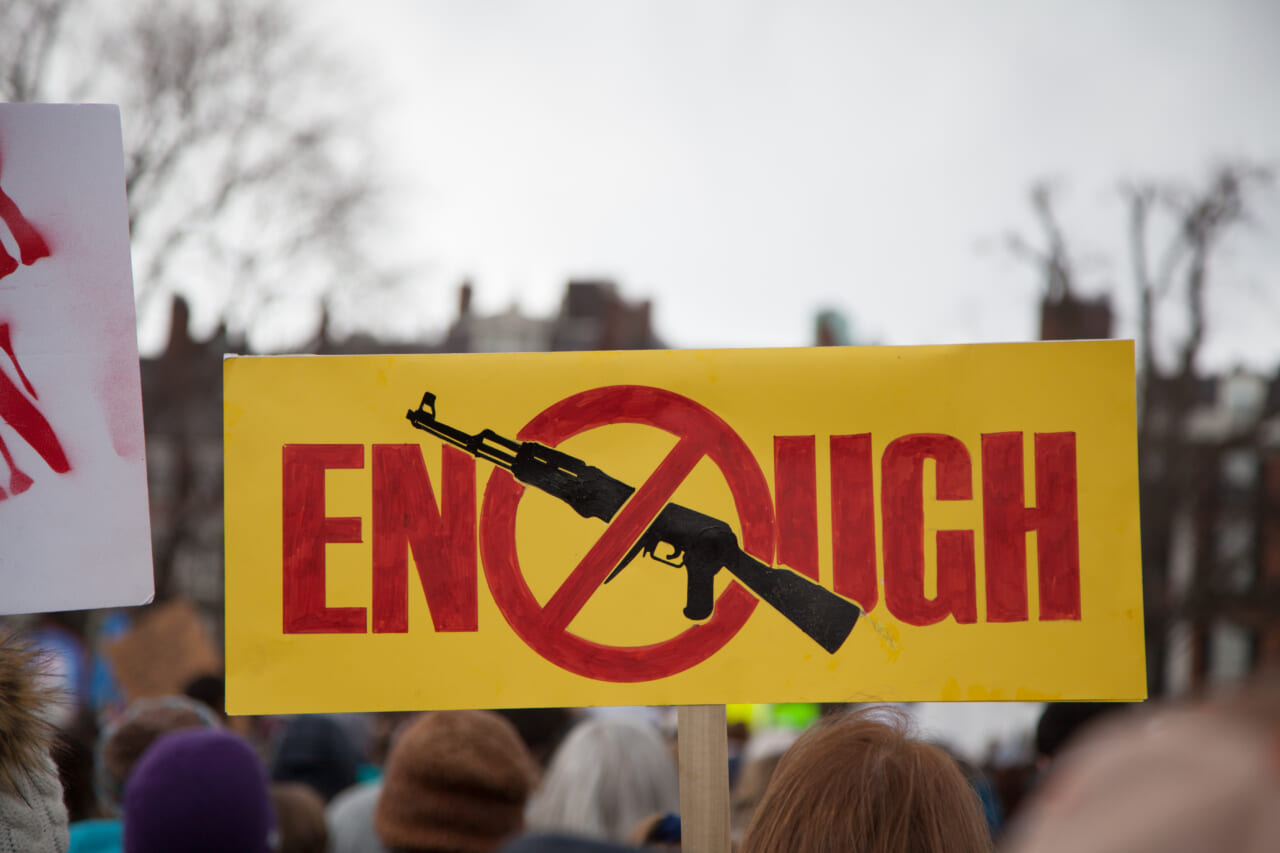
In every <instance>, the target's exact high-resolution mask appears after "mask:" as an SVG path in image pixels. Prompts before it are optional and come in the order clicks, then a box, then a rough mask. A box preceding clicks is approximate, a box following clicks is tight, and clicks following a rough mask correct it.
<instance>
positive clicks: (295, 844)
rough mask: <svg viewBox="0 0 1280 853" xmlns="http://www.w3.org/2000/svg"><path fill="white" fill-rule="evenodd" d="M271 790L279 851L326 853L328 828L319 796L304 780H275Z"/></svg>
mask: <svg viewBox="0 0 1280 853" xmlns="http://www.w3.org/2000/svg"><path fill="white" fill-rule="evenodd" d="M270 790H271V806H272V808H274V809H275V812H276V825H277V826H278V827H279V828H280V846H279V847H278V848H276V853H326V851H327V850H328V849H329V829H328V827H327V826H326V825H325V818H324V800H322V799H321V798H320V795H319V794H317V793H316V792H315V791H314V790H313V789H312V788H311V787H309V786H307V785H303V784H302V783H301V782H275V783H273V784H272V785H271V789H270Z"/></svg>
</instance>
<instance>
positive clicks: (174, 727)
mask: <svg viewBox="0 0 1280 853" xmlns="http://www.w3.org/2000/svg"><path fill="white" fill-rule="evenodd" d="M218 726H219V722H218V716H217V714H216V713H215V712H214V711H213V709H212V708H210V707H208V706H207V705H205V704H203V703H201V702H197V701H196V700H194V699H188V698H187V697H185V696H157V697H154V698H150V699H138V700H137V701H135V702H133V703H132V704H130V705H129V707H128V708H127V709H126V710H125V713H124V716H123V717H121V718H120V719H119V720H117V721H116V722H115V723H112V724H111V725H109V726H108V727H107V728H106V730H104V731H103V732H102V736H101V737H100V738H99V739H98V749H97V755H96V757H95V761H94V764H95V768H94V775H95V784H96V785H97V789H98V800H99V802H100V803H101V804H102V806H103V807H104V808H105V809H106V810H107V811H108V812H109V813H111V814H115V813H116V812H117V811H118V810H119V808H120V798H121V796H122V795H123V794H124V787H125V782H126V781H127V780H128V778H129V773H130V771H132V770H133V766H134V765H135V764H136V763H137V762H138V759H139V758H141V757H142V754H143V753H144V752H146V751H147V747H149V746H151V744H152V743H154V742H155V741H156V739H157V738H159V737H160V736H161V735H165V734H168V733H169V732H174V731H178V730H179V729H193V728H218Z"/></svg>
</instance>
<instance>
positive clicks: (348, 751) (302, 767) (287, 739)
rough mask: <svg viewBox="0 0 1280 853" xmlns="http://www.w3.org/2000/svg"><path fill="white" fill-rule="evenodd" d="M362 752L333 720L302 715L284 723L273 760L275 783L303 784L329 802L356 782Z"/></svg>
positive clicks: (273, 778) (272, 770) (320, 716)
mask: <svg viewBox="0 0 1280 853" xmlns="http://www.w3.org/2000/svg"><path fill="white" fill-rule="evenodd" d="M359 767H360V752H359V750H357V749H356V746H355V743H354V742H353V741H352V739H351V735H350V734H349V733H348V732H347V730H346V729H345V728H343V727H342V725H341V724H340V723H339V722H338V721H337V720H335V719H333V718H332V717H327V716H323V715H307V714H304V715H301V716H297V717H294V718H293V719H292V720H290V721H289V722H288V723H286V724H285V727H284V730H283V731H282V732H281V733H280V737H279V740H278V741H277V742H276V746H275V755H274V757H273V758H272V760H271V781H272V782H301V783H302V784H304V785H310V786H311V788H312V790H314V791H315V792H316V793H317V794H319V795H320V796H321V797H323V798H324V801H325V802H326V803H327V802H329V801H330V800H332V799H333V798H334V796H335V795H337V794H339V793H341V792H342V791H344V790H346V789H347V788H349V787H351V786H352V785H354V784H355V783H356V773H357V771H358V770H359Z"/></svg>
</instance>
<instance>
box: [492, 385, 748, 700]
mask: <svg viewBox="0 0 1280 853" xmlns="http://www.w3.org/2000/svg"><path fill="white" fill-rule="evenodd" d="M623 423H626V424H641V425H645V426H650V427H655V428H657V429H660V430H663V431H665V432H666V433H668V434H670V435H673V436H675V437H676V438H677V439H678V443H677V444H676V446H675V448H673V449H672V451H671V452H670V453H668V454H667V456H666V458H665V459H663V461H662V463H661V464H659V465H658V467H657V469H655V471H654V473H653V474H652V475H650V476H649V478H648V479H646V480H645V482H644V483H643V484H641V486H640V488H639V489H638V490H637V491H636V492H635V493H634V494H633V495H632V496H631V498H630V500H628V501H627V503H626V504H624V505H623V507H622V509H620V510H619V511H618V513H617V514H616V515H615V516H614V518H613V519H612V520H611V522H610V524H609V526H608V527H607V528H606V529H605V532H604V534H603V535H602V536H601V537H600V539H599V540H597V541H596V543H595V545H594V546H592V548H591V549H590V551H589V552H588V553H587V555H586V556H585V557H583V559H582V560H581V561H580V562H579V564H578V566H577V567H576V568H575V569H574V570H573V571H572V572H571V573H570V574H569V576H568V578H567V579H566V580H565V582H564V583H562V584H561V585H560V587H559V588H558V589H557V590H556V592H555V594H554V595H552V596H551V599H550V600H549V601H548V602H547V604H546V606H545V607H544V606H543V605H541V604H540V603H539V602H538V600H537V598H535V597H534V595H533V591H532V590H531V589H530V588H529V584H528V583H527V582H526V580H525V578H524V576H523V573H522V571H521V568H520V560H519V555H518V554H517V553H516V510H517V508H518V506H519V503H520V498H521V496H522V495H523V494H524V492H525V487H524V486H522V485H521V484H520V482H519V481H518V480H516V479H515V478H514V477H512V476H511V475H510V474H509V473H507V472H505V471H495V472H494V473H493V475H492V476H491V477H490V478H489V483H488V486H487V487H486V488H485V496H484V509H483V510H482V512H481V515H480V549H481V555H482V556H483V558H484V571H485V578H486V579H487V581H488V584H489V591H490V592H491V593H492V594H493V599H494V602H495V603H496V604H497V605H498V609H499V610H501V611H502V615H503V617H504V618H505V619H506V620H507V624H508V625H510V626H511V628H512V630H514V631H515V632H516V634H518V635H519V636H520V638H521V639H523V640H524V641H525V642H526V643H528V644H529V647H530V648H532V649H534V650H535V651H536V652H537V653H538V654H540V655H541V656H542V657H543V658H545V659H546V660H548V661H550V662H552V663H554V664H556V665H557V666H560V667H562V668H564V669H566V670H568V671H570V672H574V673H577V674H578V675H583V676H586V677H588V678H594V679H597V680H600V681H612V682H637V681H651V680H653V679H659V678H666V677H667V676H670V675H674V674H675V673H677V672H682V671H684V670H686V669H688V668H689V667H691V666H694V665H695V664H697V663H699V662H701V661H703V660H706V659H707V658H708V657H710V656H712V655H714V654H715V653H716V652H717V651H718V650H719V649H720V648H722V647H723V646H724V644H725V643H727V642H729V640H731V639H733V637H734V636H735V635H736V634H737V633H738V631H739V630H740V629H741V628H742V626H743V625H744V624H746V621H747V619H748V618H749V617H750V616H751V613H752V611H753V610H754V609H755V607H756V604H757V603H758V602H757V599H756V598H755V596H753V595H752V594H751V593H750V592H748V591H747V590H746V589H743V588H742V587H741V586H740V585H739V584H737V583H731V584H729V585H728V586H727V587H726V588H725V589H724V591H723V592H721V593H720V595H719V596H718V597H717V598H716V603H715V612H714V613H713V614H712V616H711V618H710V619H708V620H706V621H705V622H698V623H695V624H693V625H690V626H689V627H688V628H685V629H684V630H683V631H682V632H680V633H679V634H677V635H675V636H674V637H670V638H668V639H666V640H661V641H659V642H655V643H649V644H647V645H643V646H609V645H604V644H602V643H596V642H593V641H592V640H589V639H587V638H585V637H579V636H577V635H575V634H574V633H572V632H571V631H569V630H568V625H569V623H570V622H572V621H573V619H574V617H575V616H576V615H577V613H578V612H579V611H580V610H581V609H582V607H583V606H584V605H585V603H586V601H587V600H588V599H589V598H590V597H591V595H592V594H593V593H594V592H595V590H596V589H598V588H599V586H600V584H601V582H602V581H603V580H604V578H605V577H606V575H607V574H608V572H609V571H610V570H611V569H612V568H613V567H614V566H616V565H617V564H618V562H619V561H620V560H621V559H622V556H623V555H624V554H625V553H626V552H627V550H628V549H629V548H630V547H631V545H632V544H633V543H634V542H635V541H636V540H637V539H638V538H639V536H640V535H641V534H642V533H643V531H644V529H645V528H646V527H647V526H648V525H650V524H652V523H653V520H654V519H655V518H656V517H657V515H658V514H659V513H660V512H661V511H662V508H663V507H664V506H665V505H666V503H667V502H668V500H670V498H671V496H672V494H673V493H674V492H675V490H676V488H677V487H678V486H679V485H680V483H682V482H683V481H684V480H685V478H686V477H687V476H688V474H689V472H690V471H691V470H692V469H693V468H694V466H696V465H697V464H698V462H699V460H701V459H702V458H703V457H704V456H705V457H706V458H707V459H708V460H710V461H711V463H712V464H714V465H715V466H716V467H717V468H719V469H720V471H721V472H722V473H723V474H724V476H725V480H726V482H727V484H728V486H729V491H730V492H731V493H732V494H733V499H734V505H735V507H736V509H737V512H738V519H739V522H740V523H741V526H742V543H743V544H742V547H743V550H744V551H746V552H747V553H749V554H752V555H754V556H756V558H757V559H762V560H770V559H771V558H772V555H773V500H772V497H771V495H770V493H769V486H768V484H767V483H766V482H765V479H764V475H763V473H762V472H761V471H760V466H759V464H758V463H757V462H756V460H755V458H754V457H753V456H752V455H751V450H750V448H748V447H747V446H746V444H745V443H744V442H743V441H742V439H741V438H740V437H738V435H737V434H736V433H735V432H734V431H733V429H732V428H731V427H730V426H729V425H728V424H727V423H726V422H725V421H723V420H721V419H720V417H719V416H717V415H716V414H715V413H714V412H712V411H711V410H710V409H708V408H706V407H705V406H702V405H701V404H699V403H697V402H695V401H694V400H691V399H689V398H688V397H683V396H681V395H679V394H675V393H673V392H671V391H667V390H664V389H661V388H654V387H651V386H643V385H612V386H606V387H603V388H594V389H591V390H589V391H583V392H580V393H578V394H574V395H572V396H570V397H566V398H565V399H563V400H561V401H559V402H558V403H555V404H553V405H552V406H550V407H549V408H547V409H545V410H543V411H542V412H541V413H539V414H538V415H537V416H536V417H535V418H534V419H533V420H532V421H530V422H529V423H528V424H527V425H526V426H525V428H524V429H522V430H520V433H519V437H520V439H521V440H522V441H536V442H540V443H542V444H545V445H547V446H548V447H555V446H557V445H559V444H560V443H561V442H563V441H566V440H568V439H569V438H571V437H573V436H575V435H578V434H579V433H582V432H586V431H588V430H593V429H597V428H599V427H605V426H609V425H611V424H623Z"/></svg>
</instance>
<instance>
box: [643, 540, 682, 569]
mask: <svg viewBox="0 0 1280 853" xmlns="http://www.w3.org/2000/svg"><path fill="white" fill-rule="evenodd" d="M668 546H669V547H670V548H671V553H670V554H668V555H667V556H665V557H663V556H660V555H659V554H658V551H657V549H656V548H655V549H654V550H653V551H650V552H649V556H651V557H653V559H655V560H657V561H658V562H659V563H666V564H667V565H668V566H674V567H675V568H677V569H683V568H684V549H683V548H681V547H679V546H677V545H671V544H670V543H668Z"/></svg>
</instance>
